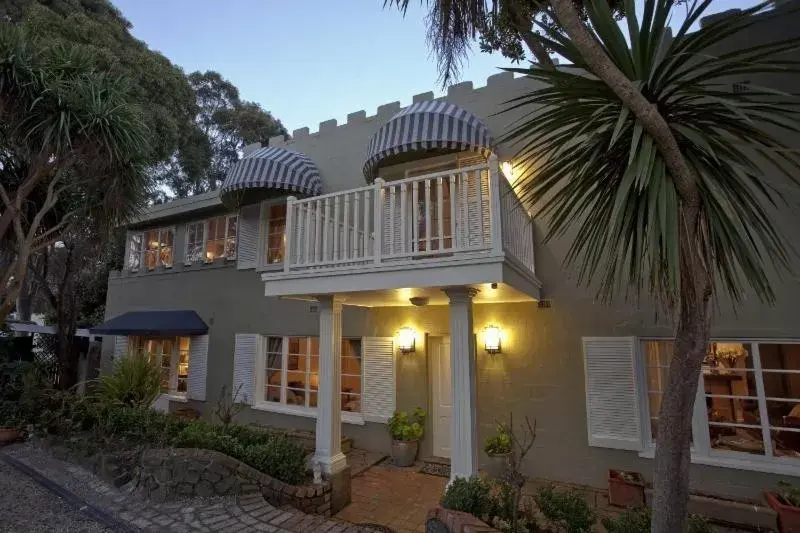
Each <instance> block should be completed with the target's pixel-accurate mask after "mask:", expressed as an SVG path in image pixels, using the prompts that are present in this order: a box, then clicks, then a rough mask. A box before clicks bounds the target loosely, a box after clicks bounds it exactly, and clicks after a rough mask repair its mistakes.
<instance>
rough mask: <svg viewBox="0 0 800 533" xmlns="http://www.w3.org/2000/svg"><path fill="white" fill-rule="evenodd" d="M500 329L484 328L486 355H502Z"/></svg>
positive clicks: (493, 327)
mask: <svg viewBox="0 0 800 533" xmlns="http://www.w3.org/2000/svg"><path fill="white" fill-rule="evenodd" d="M501 333H502V332H501V331H500V328H499V327H497V326H486V327H485V328H483V345H484V348H486V353H490V354H496V353H502V351H503V350H502V347H501V346H500V336H501Z"/></svg>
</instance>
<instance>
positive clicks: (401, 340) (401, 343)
mask: <svg viewBox="0 0 800 533" xmlns="http://www.w3.org/2000/svg"><path fill="white" fill-rule="evenodd" d="M415 344H416V339H415V335H414V330H413V329H411V328H400V329H399V330H398V331H397V346H398V348H400V351H401V352H402V353H411V352H413V351H414V350H415V349H416V346H415Z"/></svg>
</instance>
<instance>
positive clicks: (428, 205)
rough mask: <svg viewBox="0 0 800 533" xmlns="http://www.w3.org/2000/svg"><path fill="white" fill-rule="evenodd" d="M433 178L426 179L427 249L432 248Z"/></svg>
mask: <svg viewBox="0 0 800 533" xmlns="http://www.w3.org/2000/svg"><path fill="white" fill-rule="evenodd" d="M432 226H433V224H431V180H429V179H427V180H425V251H427V252H429V251H430V250H431V238H432V237H433V235H431V233H432V232H431V229H432Z"/></svg>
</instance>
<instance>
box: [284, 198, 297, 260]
mask: <svg viewBox="0 0 800 533" xmlns="http://www.w3.org/2000/svg"><path fill="white" fill-rule="evenodd" d="M296 200H297V198H295V197H294V196H290V197H289V198H287V199H286V228H285V229H284V237H283V238H284V244H283V270H284V271H285V272H289V267H290V266H291V263H292V236H293V233H292V230H293V229H294V228H293V227H292V217H294V203H295V201H296Z"/></svg>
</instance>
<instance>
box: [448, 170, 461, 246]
mask: <svg viewBox="0 0 800 533" xmlns="http://www.w3.org/2000/svg"><path fill="white" fill-rule="evenodd" d="M457 199H458V190H457V189H456V175H455V174H450V247H451V248H458V240H457V239H458V234H457V233H456V231H457V229H458V228H459V224H458V221H457V220H456V200H457Z"/></svg>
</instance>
